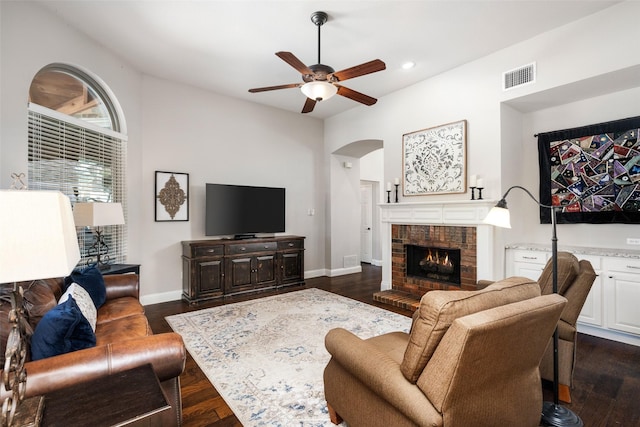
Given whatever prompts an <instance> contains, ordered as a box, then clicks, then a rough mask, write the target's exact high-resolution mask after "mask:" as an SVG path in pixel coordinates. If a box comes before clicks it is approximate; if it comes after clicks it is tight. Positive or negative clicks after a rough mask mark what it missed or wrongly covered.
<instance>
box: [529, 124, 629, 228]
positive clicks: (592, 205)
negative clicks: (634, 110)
mask: <svg viewBox="0 0 640 427" xmlns="http://www.w3.org/2000/svg"><path fill="white" fill-rule="evenodd" d="M638 132H640V116H638V117H630V118H626V119H620V120H615V121H610V122H603V123H597V124H593V125H587V126H581V127H577V128H571V129H563V130H557V131H552V132H545V133H540V134H538V135H536V136H537V137H538V160H539V165H540V202H541V203H543V204H545V205H547V206H558V207H559V209H557V210H556V214H557V215H556V219H557V222H558V223H559V224H562V223H581V222H582V223H591V224H606V223H627V224H636V223H640V140H639V139H638ZM550 222H551V211H550V210H549V209H547V208H540V223H541V224H548V223H550Z"/></svg>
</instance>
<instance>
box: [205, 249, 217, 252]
mask: <svg viewBox="0 0 640 427" xmlns="http://www.w3.org/2000/svg"><path fill="white" fill-rule="evenodd" d="M215 251H216V250H215V249H207V252H215Z"/></svg>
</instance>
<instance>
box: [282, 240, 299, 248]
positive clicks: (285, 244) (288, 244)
mask: <svg viewBox="0 0 640 427" xmlns="http://www.w3.org/2000/svg"><path fill="white" fill-rule="evenodd" d="M303 247H304V243H303V241H302V240H281V241H279V242H278V249H279V250H284V249H302V248H303Z"/></svg>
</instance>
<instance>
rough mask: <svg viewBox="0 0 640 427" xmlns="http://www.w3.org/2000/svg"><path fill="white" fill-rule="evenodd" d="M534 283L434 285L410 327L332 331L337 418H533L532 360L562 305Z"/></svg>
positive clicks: (362, 422)
mask: <svg viewBox="0 0 640 427" xmlns="http://www.w3.org/2000/svg"><path fill="white" fill-rule="evenodd" d="M565 304H566V299H565V298H564V297H561V296H559V295H555V294H554V295H545V296H540V288H539V286H538V285H537V283H536V282H533V281H531V280H529V279H525V278H521V277H520V278H509V279H505V280H503V281H500V282H496V283H494V284H493V285H490V286H488V287H487V288H486V289H483V290H481V291H431V292H428V293H427V294H425V295H424V296H423V297H422V300H421V302H420V307H419V309H418V311H417V312H416V315H415V316H414V321H413V325H412V328H411V332H410V333H409V334H407V333H404V332H393V333H388V334H384V335H381V336H377V337H373V338H370V339H366V340H362V339H360V338H358V337H357V336H355V335H354V334H352V333H351V332H348V331H346V330H344V329H333V330H331V331H330V332H329V333H328V334H327V336H326V338H325V345H326V348H327V350H328V351H329V353H330V354H331V360H330V361H329V363H328V365H327V367H326V368H325V371H324V389H325V398H326V400H327V405H328V407H329V415H330V417H331V421H332V422H333V423H334V424H338V423H339V422H341V421H342V420H344V421H346V422H347V424H348V425H349V426H350V427H358V426H367V427H375V426H394V427H401V426H445V427H456V426H462V427H468V426H476V427H482V426H496V425H500V426H523V427H526V426H532V427H533V426H538V425H539V423H540V416H541V411H542V387H541V379H540V372H539V369H538V365H539V364H540V359H541V358H542V355H543V353H544V350H545V348H546V346H547V343H548V341H549V337H550V336H551V335H552V334H553V330H554V328H555V326H556V324H557V322H558V319H559V318H560V313H561V312H562V310H563V308H564V307H565Z"/></svg>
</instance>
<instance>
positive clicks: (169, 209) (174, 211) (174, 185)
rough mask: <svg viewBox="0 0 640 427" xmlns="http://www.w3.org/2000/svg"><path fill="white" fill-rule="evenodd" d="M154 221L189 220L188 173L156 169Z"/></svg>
mask: <svg viewBox="0 0 640 427" xmlns="http://www.w3.org/2000/svg"><path fill="white" fill-rule="evenodd" d="M155 190H156V191H155V199H156V200H155V214H156V221H189V174H188V173H178V172H162V171H156V188H155Z"/></svg>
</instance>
